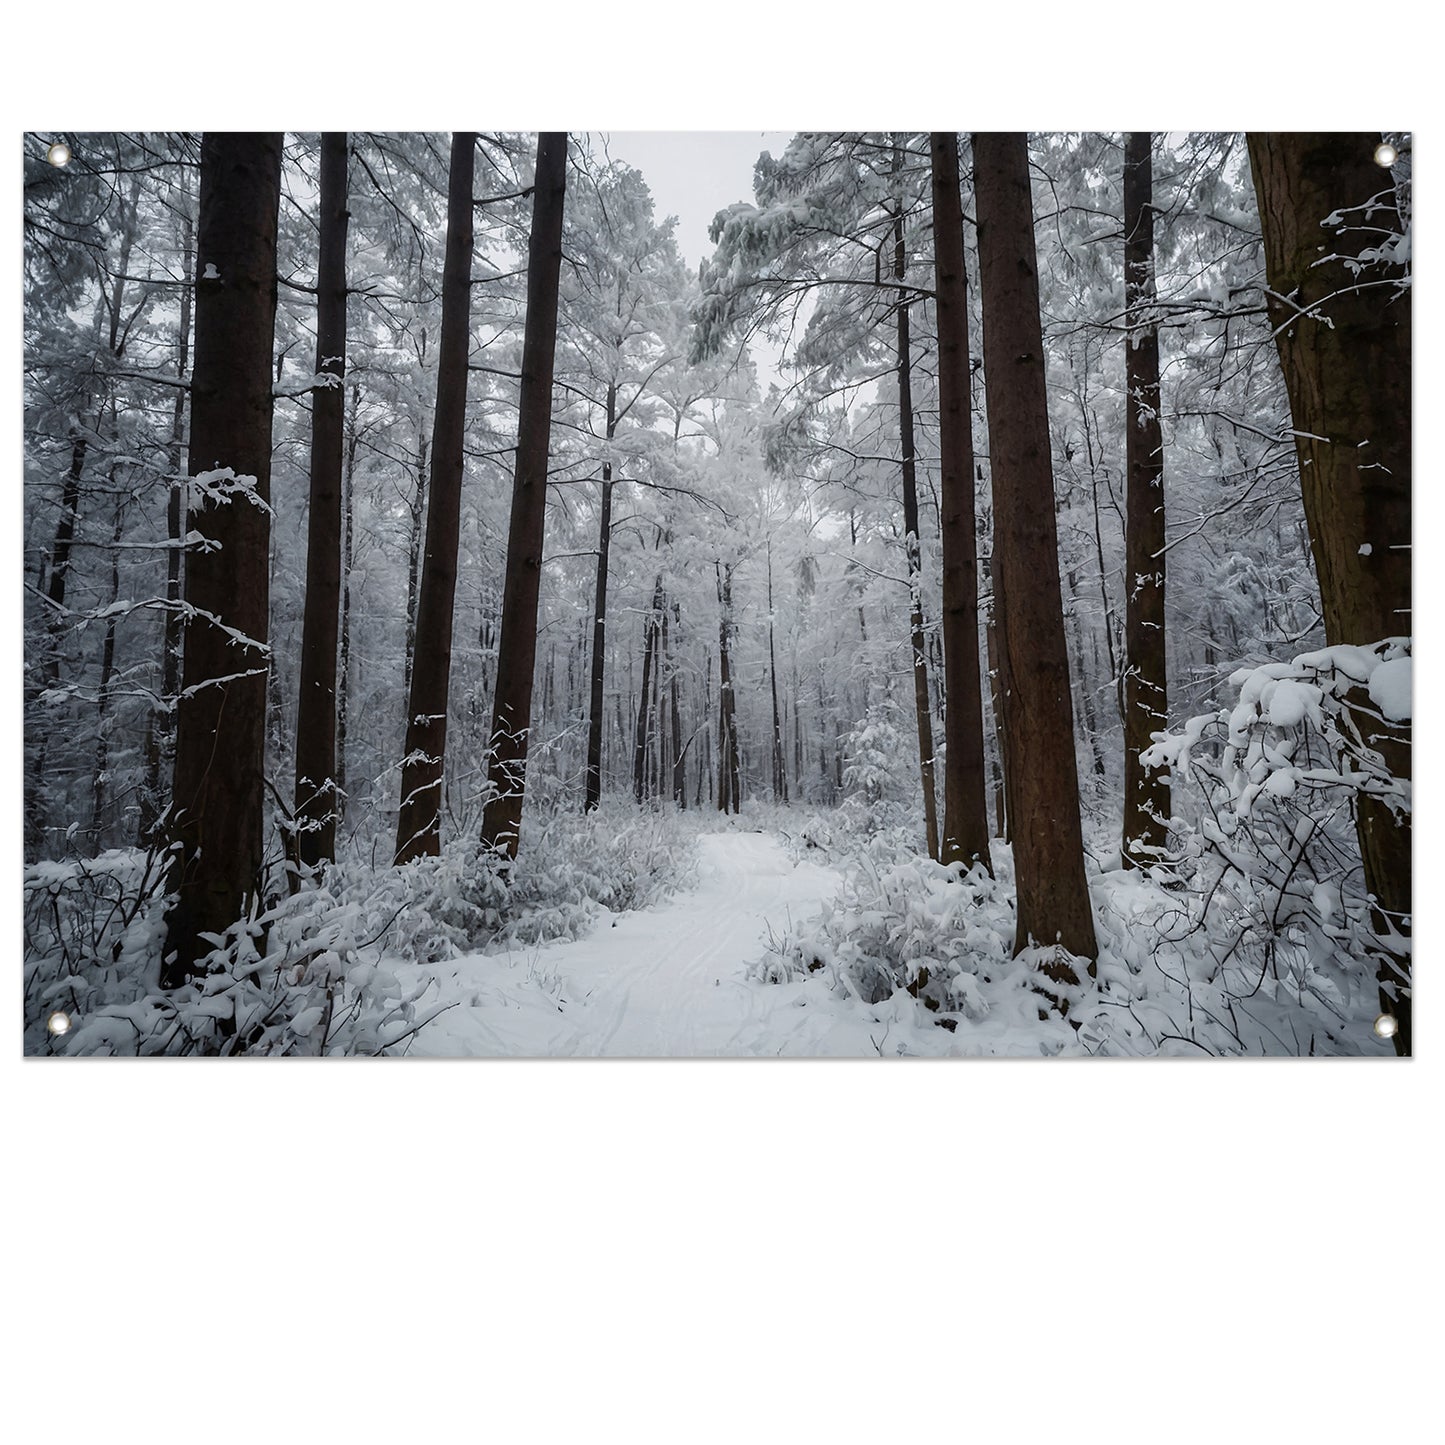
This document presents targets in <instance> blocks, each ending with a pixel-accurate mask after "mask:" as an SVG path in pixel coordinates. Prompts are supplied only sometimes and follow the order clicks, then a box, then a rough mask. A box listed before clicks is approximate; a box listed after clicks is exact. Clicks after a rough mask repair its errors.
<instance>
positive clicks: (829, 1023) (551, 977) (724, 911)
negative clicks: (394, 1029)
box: [396, 830, 947, 1058]
mask: <svg viewBox="0 0 1445 1445" xmlns="http://www.w3.org/2000/svg"><path fill="white" fill-rule="evenodd" d="M698 841H699V854H700V859H699V879H698V885H697V887H696V888H694V889H692V890H690V891H688V892H686V893H680V894H677V895H675V896H674V897H672V898H671V899H669V900H668V901H667V902H665V903H663V904H661V905H659V906H657V907H653V908H649V909H645V910H641V911H639V912H635V913H623V914H610V913H605V912H604V914H603V915H602V916H601V918H600V919H599V920H598V922H597V925H596V927H595V928H594V929H593V930H592V931H591V932H590V933H589V934H587V935H586V936H585V937H583V938H579V939H575V940H567V941H561V942H556V943H548V944H541V945H534V946H532V947H527V948H523V947H518V946H516V945H513V946H512V948H511V949H510V950H509V951H507V952H506V953H495V952H493V953H475V954H468V955H465V956H463V957H461V958H457V959H451V960H448V961H447V962H446V963H443V964H430V965H422V964H416V965H410V966H408V967H398V968H397V969H396V972H397V974H398V976H399V977H404V978H405V977H408V976H410V977H411V978H412V979H414V980H415V981H418V982H419V981H420V980H421V979H422V977H424V975H425V974H426V973H428V972H430V973H432V974H433V975H434V977H435V980H436V983H437V987H438V992H437V993H428V995H427V996H426V997H425V999H424V1000H423V1002H422V1004H421V1005H420V1008H421V1009H423V1010H424V1011H425V1012H426V1013H428V1014H433V1013H435V1010H436V1009H437V1008H438V1007H439V1006H445V1007H446V1012H445V1013H442V1014H440V1015H439V1016H437V1017H436V1018H435V1019H434V1021H433V1022H431V1023H429V1024H428V1025H427V1026H426V1027H425V1028H423V1029H422V1030H420V1032H419V1033H418V1034H417V1035H416V1036H415V1042H414V1045H413V1047H411V1048H410V1049H408V1050H407V1052H408V1053H410V1054H411V1055H412V1056H413V1057H416V1056H418V1055H421V1056H430V1057H441V1058H456V1057H459V1056H488V1055H491V1056H508V1057H513V1058H516V1057H539V1056H547V1057H558V1056H582V1057H612V1058H648V1057H659V1056H666V1057H673V1058H699V1057H704V1058H706V1057H720V1056H730V1057H738V1056H749V1057H751V1056H758V1055H762V1056H776V1055H793V1056H806V1057H812V1058H818V1057H829V1056H832V1057H852V1058H857V1057H860V1056H876V1055H877V1054H878V1053H880V1052H882V1051H883V1047H884V1041H885V1038H886V1037H887V1035H888V1033H889V1030H890V1027H892V1028H893V1031H894V1033H895V1034H896V1032H897V1023H896V1021H890V1020H885V1019H881V1018H880V1010H878V1009H872V1008H868V1007H866V1006H864V1005H862V1004H861V1003H860V1002H859V1001H858V1000H856V999H840V998H836V997H833V996H832V995H829V994H827V993H825V992H823V991H822V990H820V989H817V988H812V987H810V986H809V985H808V984H807V983H805V982H802V981H799V982H795V983H788V984H766V983H762V982H759V981H757V980H756V979H754V978H751V977H750V976H749V965H751V964H752V963H754V962H755V961H756V960H757V959H758V958H760V957H761V955H762V954H763V952H764V950H765V948H766V945H767V941H768V938H769V936H770V935H778V934H781V933H782V932H783V931H784V930H785V929H787V928H788V927H789V926H790V925H792V924H797V923H799V922H802V921H803V920H805V919H807V918H810V917H812V916H814V915H816V914H817V912H818V911H819V909H820V908H821V907H822V905H823V902H824V900H825V899H828V898H831V897H833V896H834V895H836V894H837V892H838V890H839V887H840V886H841V883H842V877H841V875H840V874H839V872H838V871H837V870H836V869H834V868H831V867H827V866H824V865H821V864H818V863H813V862H809V861H806V860H795V859H794V858H793V857H791V856H790V854H789V852H788V851H787V849H786V848H785V847H784V846H783V844H782V843H781V842H780V841H779V839H778V838H777V837H776V836H773V835H770V834H767V833H760V832H750V831H749V832H744V831H740V830H739V831H733V830H728V831H725V832H718V833H707V834H704V835H702V837H701V838H700V839H699V840H698ZM910 1009H911V1005H910ZM882 1012H885V1013H891V1012H892V1010H891V1009H889V1008H888V1006H887V1005H885V1006H884V1007H883V1009H882ZM906 1027H907V1029H908V1031H909V1032H914V1031H916V1032H917V1033H919V1034H920V1035H923V1037H922V1038H920V1039H919V1040H918V1041H917V1042H918V1044H919V1045H921V1046H919V1047H916V1048H914V1049H910V1050H909V1051H910V1052H919V1053H923V1052H940V1051H941V1049H940V1045H943V1044H945V1043H946V1040H947V1035H945V1034H942V1031H941V1030H934V1029H930V1028H927V1027H919V1026H918V1025H916V1024H913V1023H912V1021H911V1020H910V1021H907V1022H906ZM930 1034H934V1035H938V1036H939V1037H938V1038H937V1040H936V1041H935V1040H934V1039H933V1038H929V1037H927V1035H930ZM890 1045H891V1041H890ZM928 1045H932V1047H928ZM893 1051H894V1050H893V1047H891V1046H890V1047H889V1049H888V1052H890V1053H891V1052H893Z"/></svg>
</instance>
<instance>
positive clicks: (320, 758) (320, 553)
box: [294, 131, 349, 868]
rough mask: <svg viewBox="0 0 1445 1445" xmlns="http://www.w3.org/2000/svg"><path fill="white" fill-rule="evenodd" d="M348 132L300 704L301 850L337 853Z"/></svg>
mask: <svg viewBox="0 0 1445 1445" xmlns="http://www.w3.org/2000/svg"><path fill="white" fill-rule="evenodd" d="M347 153H348V152H347V137H346V133H345V132H344V131H339V132H338V131H328V132H327V133H326V134H325V135H323V136H322V137H321V194H320V197H319V200H318V202H317V218H318V221H319V224H320V229H321V250H320V257H319V260H318V263H317V270H316V378H317V381H316V390H315V391H314V392H313V393H312V396H311V507H310V517H309V522H308V530H307V544H306V605H305V612H304V614H303V620H302V631H301V695H300V698H299V701H298V704H297V708H296V807H295V817H294V827H295V840H296V845H295V851H296V857H297V860H298V861H299V862H300V863H302V864H303V865H305V866H306V867H310V868H314V867H315V866H316V865H317V864H318V863H320V862H321V861H322V860H323V859H327V858H334V857H335V856H336V817H337V811H338V799H337V792H336V646H337V634H338V631H339V628H340V608H341V463H342V447H343V443H344V431H345V415H344V413H345V390H344V389H345V385H346V380H345V378H346V228H347V221H348V220H349V215H348V212H347V209H346V192H347V187H346V165H347Z"/></svg>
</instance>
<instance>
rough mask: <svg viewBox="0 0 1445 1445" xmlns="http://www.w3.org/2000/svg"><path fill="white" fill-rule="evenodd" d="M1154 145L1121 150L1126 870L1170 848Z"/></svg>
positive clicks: (1136, 135)
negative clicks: (1163, 746)
mask: <svg viewBox="0 0 1445 1445" xmlns="http://www.w3.org/2000/svg"><path fill="white" fill-rule="evenodd" d="M1152 141H1153V137H1152V135H1151V134H1150V132H1148V131H1130V132H1129V134H1128V137H1127V138H1126V140H1125V142H1124V306H1125V311H1126V315H1127V319H1128V325H1129V338H1128V341H1127V342H1126V343H1125V347H1124V385H1125V390H1126V393H1127V401H1126V405H1125V436H1126V439H1127V441H1126V462H1125V467H1126V475H1127V479H1128V480H1127V495H1128V500H1127V502H1126V504H1125V516H1126V519H1127V520H1126V524H1125V525H1126V534H1125V560H1124V579H1125V580H1124V835H1123V843H1122V850H1121V851H1122V853H1123V860H1124V866H1125V867H1126V868H1131V867H1133V868H1138V867H1143V866H1145V865H1147V864H1148V863H1151V862H1154V861H1157V859H1158V858H1159V857H1160V855H1161V854H1162V853H1163V851H1164V848H1165V846H1166V845H1167V843H1168V841H1169V829H1168V820H1169V811H1170V809H1169V783H1168V781H1167V778H1166V776H1165V774H1164V772H1163V771H1162V770H1159V769H1150V768H1146V767H1144V766H1143V764H1142V763H1140V761H1139V755H1140V753H1142V752H1143V751H1144V749H1145V748H1147V747H1149V746H1150V744H1151V743H1152V741H1153V734H1154V733H1156V732H1159V731H1161V730H1162V729H1163V728H1164V727H1165V725H1166V723H1167V722H1168V712H1169V705H1168V699H1169V692H1168V679H1167V670H1168V660H1167V656H1166V652H1165V639H1164V566H1165V563H1164V540H1165V539H1164V434H1163V432H1162V430H1161V429H1160V425H1159V330H1158V327H1157V325H1156V323H1155V315H1154V311H1153V306H1154V299H1155V291H1154V179H1153V176H1154V171H1153V160H1152V157H1151V154H1150V152H1151V144H1152Z"/></svg>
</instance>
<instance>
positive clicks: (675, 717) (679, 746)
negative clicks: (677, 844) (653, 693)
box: [668, 603, 687, 808]
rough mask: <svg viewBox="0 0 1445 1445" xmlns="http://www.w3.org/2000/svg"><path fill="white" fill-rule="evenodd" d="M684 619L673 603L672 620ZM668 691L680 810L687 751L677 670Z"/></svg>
mask: <svg viewBox="0 0 1445 1445" xmlns="http://www.w3.org/2000/svg"><path fill="white" fill-rule="evenodd" d="M681 618H682V613H681V609H680V608H679V607H678V605H677V603H673V607H672V620H673V621H674V622H675V623H680V622H681ZM668 691H669V692H670V693H671V695H672V800H673V802H675V803H676V804H677V806H678V807H679V808H686V807H687V771H686V767H685V764H686V762H687V751H686V749H685V748H684V746H683V741H682V708H681V707H680V705H679V702H678V695H677V668H675V667H674V668H673V669H672V677H671V680H670V681H669V684H668Z"/></svg>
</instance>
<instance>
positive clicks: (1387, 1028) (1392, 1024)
mask: <svg viewBox="0 0 1445 1445" xmlns="http://www.w3.org/2000/svg"><path fill="white" fill-rule="evenodd" d="M1399 1031H1400V1020H1399V1019H1397V1018H1396V1017H1395V1015H1394V1014H1381V1015H1380V1017H1379V1018H1377V1019H1376V1020H1375V1032H1376V1033H1377V1034H1379V1036H1380V1037H1381V1038H1382V1039H1392V1038H1394V1037H1395V1035H1396V1034H1397V1033H1399Z"/></svg>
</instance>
